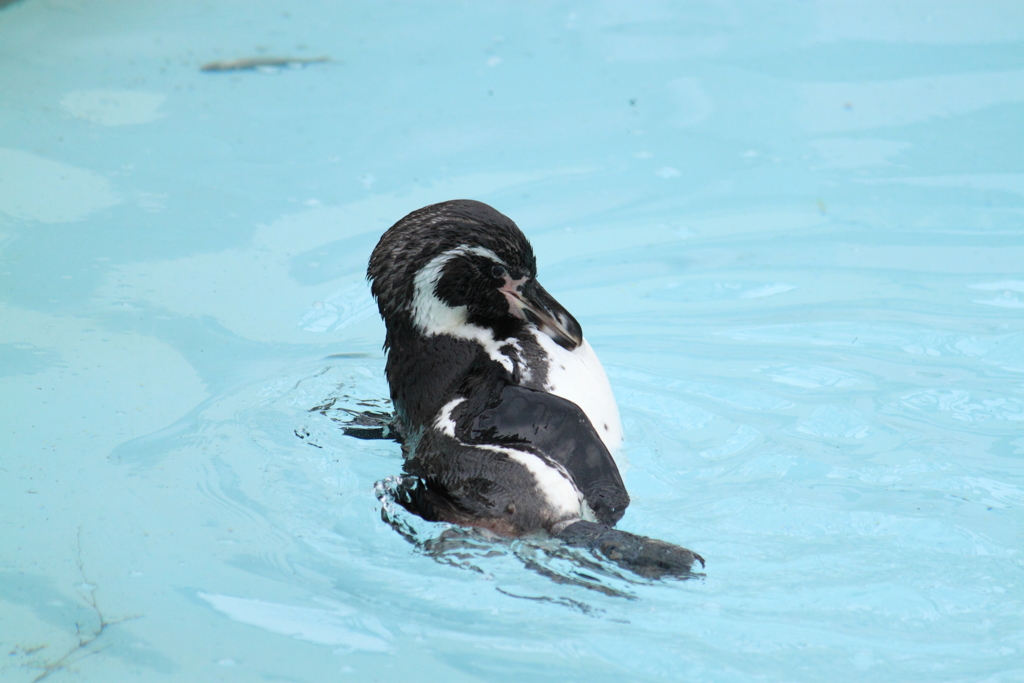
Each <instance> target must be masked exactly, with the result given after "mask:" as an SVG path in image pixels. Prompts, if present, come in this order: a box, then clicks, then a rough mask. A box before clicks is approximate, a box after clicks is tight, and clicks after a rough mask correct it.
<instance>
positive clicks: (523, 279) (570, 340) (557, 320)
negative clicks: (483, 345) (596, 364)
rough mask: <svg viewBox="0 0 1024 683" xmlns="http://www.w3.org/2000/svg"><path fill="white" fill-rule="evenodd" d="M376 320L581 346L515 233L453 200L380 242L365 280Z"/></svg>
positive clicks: (481, 208) (473, 205)
mask: <svg viewBox="0 0 1024 683" xmlns="http://www.w3.org/2000/svg"><path fill="white" fill-rule="evenodd" d="M366 276H367V278H369V280H370V282H371V290H372V292H373V295H374V297H375V298H376V299H377V306H378V307H379V308H380V314H381V317H383V318H384V322H385V324H386V325H387V326H388V329H389V330H390V329H391V328H392V326H393V325H398V324H401V323H411V324H412V325H414V326H415V327H416V328H417V329H418V330H419V331H420V332H421V333H423V334H451V335H454V336H459V337H473V336H474V331H475V330H478V329H479V328H486V329H488V330H490V331H491V332H492V334H493V335H494V338H495V339H504V338H508V337H510V336H514V335H516V333H517V332H518V331H519V330H521V329H522V328H523V327H524V326H525V325H533V326H535V327H536V328H537V329H539V330H540V331H541V332H543V333H545V334H547V335H548V336H549V337H551V338H552V339H553V340H554V341H555V342H557V343H558V344H559V345H561V346H562V347H564V348H566V349H569V350H572V349H574V348H576V347H577V346H579V345H580V344H581V343H583V331H582V330H581V329H580V324H579V323H578V322H576V319H575V318H573V317H572V315H571V314H570V313H569V312H568V311H567V310H565V308H563V307H562V306H561V304H559V303H558V302H557V301H555V299H554V297H552V296H551V295H550V294H548V293H547V292H546V291H545V290H544V288H543V287H541V286H540V283H538V282H537V259H536V257H535V256H534V255H533V248H532V247H531V246H530V243H529V242H528V241H527V239H526V236H525V235H523V233H522V231H521V230H520V229H519V228H518V227H517V226H516V224H515V223H513V222H512V221H511V220H509V219H508V218H507V217H506V216H504V215H502V214H500V213H498V212H497V211H495V210H494V209H493V208H491V207H490V206H488V205H486V204H482V203H480V202H476V201H472V200H468V199H460V200H453V201H448V202H442V203H440V204H432V205H431V206H427V207H424V208H422V209H419V210H417V211H413V212H412V213H410V214H409V215H408V216H406V217H405V218H403V219H402V220H400V221H398V222H397V223H395V224H394V225H393V226H391V228H389V229H388V231H387V232H385V233H384V235H383V236H382V237H381V238H380V242H378V243H377V246H376V248H375V249H374V250H373V254H372V255H371V256H370V266H369V268H368V270H367V274H366Z"/></svg>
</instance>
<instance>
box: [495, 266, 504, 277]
mask: <svg viewBox="0 0 1024 683" xmlns="http://www.w3.org/2000/svg"><path fill="white" fill-rule="evenodd" d="M505 273H506V271H505V266H494V267H493V268H491V275H493V276H494V277H497V278H501V277H505Z"/></svg>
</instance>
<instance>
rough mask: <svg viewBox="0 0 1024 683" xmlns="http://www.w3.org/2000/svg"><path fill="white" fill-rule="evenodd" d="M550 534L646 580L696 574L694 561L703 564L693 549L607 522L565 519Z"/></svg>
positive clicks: (686, 576)
mask: <svg viewBox="0 0 1024 683" xmlns="http://www.w3.org/2000/svg"><path fill="white" fill-rule="evenodd" d="M551 533H552V535H553V536H555V537H556V538H559V539H561V540H562V541H563V542H564V543H565V544H566V545H569V546H572V547H574V548H586V549H588V550H593V551H596V552H598V553H600V554H601V555H603V556H605V557H606V558H608V559H609V560H611V561H612V562H614V563H615V564H617V565H619V566H620V567H623V568H624V569H628V570H629V571H631V572H634V573H636V574H639V575H640V576H643V577H645V578H649V579H660V578H662V577H665V576H674V577H677V578H689V577H693V576H697V575H696V574H694V573H693V571H692V568H693V563H694V562H695V561H696V562H700V566H701V568H703V567H704V558H703V557H701V556H700V555H698V554H697V553H695V552H693V551H692V550H687V549H686V548H683V547H680V546H678V545H672V544H671V543H665V542H664V541H658V540H655V539H653V538H647V537H646V536H637V535H636V534H631V533H629V532H628V531H620V530H619V529H616V528H614V527H610V526H608V525H606V524H597V523H595V522H588V521H585V520H582V519H576V520H566V521H564V522H559V523H558V524H555V525H554V526H553V527H552V528H551Z"/></svg>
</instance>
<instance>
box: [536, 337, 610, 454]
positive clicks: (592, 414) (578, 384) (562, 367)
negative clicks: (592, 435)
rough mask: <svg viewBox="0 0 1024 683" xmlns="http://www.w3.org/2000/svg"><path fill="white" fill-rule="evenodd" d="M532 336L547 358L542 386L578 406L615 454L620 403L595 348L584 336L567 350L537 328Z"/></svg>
mask: <svg viewBox="0 0 1024 683" xmlns="http://www.w3.org/2000/svg"><path fill="white" fill-rule="evenodd" d="M534 337H535V338H536V339H537V343H538V344H540V346H541V348H543V349H544V352H545V353H546V354H547V357H548V376H547V381H546V383H545V387H544V388H545V389H546V390H547V391H549V392H550V393H552V394H555V395H556V396H561V397H562V398H564V399H566V400H567V401H572V402H573V403H575V404H576V405H578V406H579V407H580V408H581V409H582V410H583V412H584V413H586V415H587V418H589V419H590V424H592V425H593V426H594V429H595V430H596V431H597V433H598V435H599V436H600V437H601V440H602V441H603V442H604V445H605V446H606V447H607V448H608V450H609V451H610V452H611V454H612V456H616V455H617V452H618V450H619V447H620V446H621V445H622V423H621V421H620V420H619V406H618V404H617V403H616V402H615V396H614V395H613V394H612V387H611V385H610V384H609V383H608V376H607V375H606V374H605V372H604V367H602V365H601V361H599V360H598V359H597V355H596V354H595V353H594V349H592V348H591V347H590V344H588V343H587V340H586V339H584V340H583V343H582V344H580V345H579V346H577V347H576V348H575V349H573V350H572V351H569V350H568V349H565V348H563V347H561V346H559V345H558V344H556V343H555V341H554V340H553V339H551V337H549V336H547V335H546V334H544V333H543V332H540V331H539V330H537V331H534ZM616 460H618V458H617V457H616Z"/></svg>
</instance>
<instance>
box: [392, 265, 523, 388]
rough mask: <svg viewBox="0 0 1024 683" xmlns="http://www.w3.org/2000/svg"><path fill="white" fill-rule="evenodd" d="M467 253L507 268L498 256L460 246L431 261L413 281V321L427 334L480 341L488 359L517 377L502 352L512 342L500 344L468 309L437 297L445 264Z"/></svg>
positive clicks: (513, 368) (512, 366) (513, 365)
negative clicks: (474, 320)
mask: <svg viewBox="0 0 1024 683" xmlns="http://www.w3.org/2000/svg"><path fill="white" fill-rule="evenodd" d="M463 254H475V255H477V256H483V257H485V258H488V259H491V260H492V261H494V262H495V263H497V264H501V265H505V263H504V262H503V261H502V260H501V259H500V258H498V256H497V254H495V253H494V252H493V251H491V250H490V249H485V248H484V247H465V246H463V247H456V248H455V249H451V250H449V251H446V252H444V253H443V254H438V255H437V256H435V257H434V258H432V259H430V261H429V262H427V265H425V266H423V267H422V268H421V269H420V271H419V272H418V273H416V276H415V277H414V278H413V297H412V308H411V310H410V313H411V314H412V320H413V322H414V323H415V324H416V326H417V327H418V328H419V329H420V330H421V331H422V332H423V333H424V334H427V335H435V334H447V335H450V336H452V337H458V338H460V339H470V340H473V341H476V342H478V343H479V344H480V345H481V346H483V347H484V349H485V350H486V351H487V355H488V356H490V357H491V358H493V359H494V360H495V361H497V362H499V363H501V364H502V365H503V366H505V369H506V370H508V371H509V372H510V373H513V374H514V373H515V364H514V363H513V361H512V359H510V358H509V357H508V356H506V355H505V354H503V353H502V352H501V351H500V349H501V347H502V346H505V345H506V344H508V343H509V341H501V342H499V341H496V340H495V339H494V336H493V335H492V334H491V331H490V330H488V329H485V328H483V327H478V326H477V325H472V324H470V323H469V322H468V320H467V313H468V311H467V309H466V307H465V306H449V305H448V304H447V303H445V302H444V301H442V300H441V298H440V297H438V296H437V283H438V281H439V280H440V279H441V275H442V274H443V273H444V267H445V265H447V263H448V262H449V261H451V260H452V259H454V258H457V257H459V256H462V255H463ZM512 345H513V346H515V347H516V348H518V344H515V343H513V344H512Z"/></svg>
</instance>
